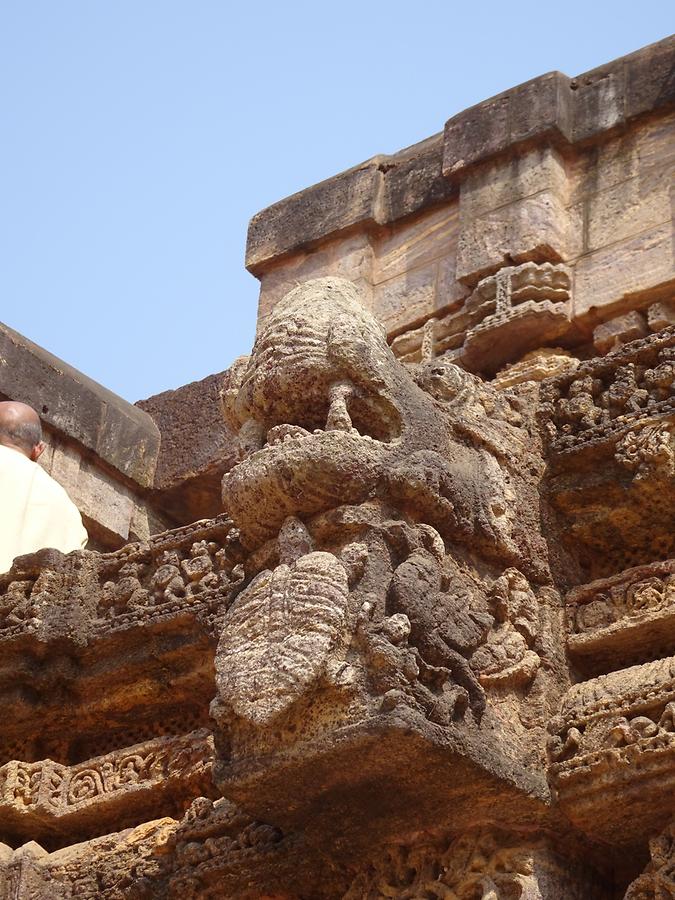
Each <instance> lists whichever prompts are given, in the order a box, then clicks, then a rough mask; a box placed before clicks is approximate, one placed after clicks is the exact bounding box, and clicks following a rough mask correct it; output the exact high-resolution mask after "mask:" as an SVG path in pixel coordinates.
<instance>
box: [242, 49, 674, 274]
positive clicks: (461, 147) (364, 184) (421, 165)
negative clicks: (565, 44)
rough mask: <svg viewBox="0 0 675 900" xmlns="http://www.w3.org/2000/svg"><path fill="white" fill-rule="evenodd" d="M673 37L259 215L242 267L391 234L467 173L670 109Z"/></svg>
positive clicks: (557, 76)
mask: <svg viewBox="0 0 675 900" xmlns="http://www.w3.org/2000/svg"><path fill="white" fill-rule="evenodd" d="M674 54H675V38H673V37H670V38H666V39H665V40H663V41H660V42H658V43H655V44H651V45H650V46H648V47H644V48H643V49H642V50H638V51H637V52H636V53H631V54H629V55H628V56H624V57H620V58H619V59H617V60H614V61H613V62H611V63H608V64H607V65H604V66H601V67H599V68H597V69H592V70H591V71H589V72H585V73H583V74H581V75H578V76H577V77H576V78H570V77H569V76H567V75H564V74H562V73H561V72H549V73H547V74H545V75H540V76H539V77H538V78H534V79H532V80H531V81H528V82H525V83H524V84H521V85H518V86H517V87H514V88H510V89H509V90H508V91H504V92H503V93H501V94H498V95H497V96H496V97H492V98H490V99H489V100H485V101H484V102H482V103H479V104H477V105H476V106H473V107H471V108H470V109H467V110H464V111H462V112H460V113H458V114H457V115H456V116H453V118H451V119H449V120H448V122H447V123H446V125H445V130H444V133H442V134H437V135H434V136H432V137H430V138H428V139H426V140H424V141H421V142H420V143H418V144H415V145H413V146H411V147H408V148H406V149H405V150H401V151H399V152H398V153H394V154H391V155H378V156H374V157H372V159H369V160H367V161H365V162H363V163H361V164H360V165H358V166H354V168H352V169H348V170H347V171H346V172H341V173H340V174H339V175H335V176H334V177H332V178H329V179H327V180H325V181H322V182H320V183H319V184H316V185H313V186H312V187H309V188H307V189H306V190H304V191H301V192H299V193H297V194H293V195H292V196H291V197H287V198H286V199H284V200H281V201H279V202H278V203H274V204H273V205H272V206H269V207H267V209H264V210H262V211H261V212H259V213H258V214H257V215H255V216H254V217H253V219H252V220H251V224H250V227H249V232H248V242H247V248H246V266H247V268H248V269H249V271H250V272H252V273H253V274H254V275H260V273H261V272H262V271H263V270H265V269H266V268H267V267H269V265H271V264H272V263H273V262H275V261H277V260H279V259H280V258H281V257H283V256H285V255H287V254H290V253H294V252H297V251H299V250H303V249H309V248H311V247H312V246H313V245H315V244H317V243H318V242H320V241H324V240H327V239H329V238H334V237H337V236H338V235H340V234H343V233H345V232H347V231H349V230H350V229H359V230H363V229H364V228H365V229H366V230H368V229H370V228H374V227H375V228H377V227H378V226H386V225H391V224H393V223H394V222H396V221H398V220H401V219H403V218H405V217H406V216H409V215H411V214H413V213H420V212H422V211H424V210H427V209H430V208H432V207H434V206H435V205H437V204H439V203H442V202H447V200H448V199H449V198H450V197H451V196H452V195H453V194H454V193H456V190H457V181H458V180H461V179H462V178H463V177H464V175H465V173H466V172H467V170H468V169H470V168H472V167H474V166H475V165H477V164H479V163H483V162H486V161H488V160H490V159H493V158H496V157H500V156H505V155H509V154H511V153H513V152H515V151H516V150H518V149H519V148H527V147H528V146H544V145H551V144H552V145H554V146H557V147H559V148H563V149H564V148H565V146H570V145H588V144H589V143H593V142H596V141H599V140H601V139H603V138H604V137H605V136H606V135H609V134H610V133H612V132H615V131H617V130H620V129H622V128H625V127H627V126H629V124H630V123H631V122H632V121H633V120H635V119H637V118H638V117H640V116H645V115H647V114H650V113H656V112H659V113H661V114H663V113H665V112H666V111H667V110H668V109H669V108H671V107H672V106H673V104H675V80H674V79H673V76H672V71H673V61H674Z"/></svg>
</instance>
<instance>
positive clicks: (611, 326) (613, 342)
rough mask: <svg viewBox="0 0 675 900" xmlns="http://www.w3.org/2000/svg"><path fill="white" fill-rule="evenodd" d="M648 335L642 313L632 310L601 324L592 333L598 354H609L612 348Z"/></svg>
mask: <svg viewBox="0 0 675 900" xmlns="http://www.w3.org/2000/svg"><path fill="white" fill-rule="evenodd" d="M647 334H649V329H648V328H647V320H646V318H645V316H644V314H643V313H641V312H638V311H637V310H633V311H632V312H629V313H626V314H625V315H624V316H619V317H618V318H616V319H610V321H609V322H603V323H602V325H598V327H597V328H595V329H594V331H593V344H594V346H595V349H596V350H597V351H598V353H603V354H604V353H609V351H610V350H612V349H613V348H614V347H617V346H619V347H621V346H622V345H623V344H627V343H628V342H629V341H636V340H637V339H638V338H641V337H646V335H647Z"/></svg>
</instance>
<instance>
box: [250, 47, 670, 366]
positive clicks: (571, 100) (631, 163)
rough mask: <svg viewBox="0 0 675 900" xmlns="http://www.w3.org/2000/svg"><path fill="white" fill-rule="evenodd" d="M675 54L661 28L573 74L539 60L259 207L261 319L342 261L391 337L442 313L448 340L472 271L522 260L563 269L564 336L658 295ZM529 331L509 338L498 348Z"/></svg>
mask: <svg viewBox="0 0 675 900" xmlns="http://www.w3.org/2000/svg"><path fill="white" fill-rule="evenodd" d="M674 65H675V40H674V39H673V38H668V39H666V40H664V41H662V42H660V43H658V44H654V45H653V46H651V47H646V48H644V49H643V50H640V51H638V52H637V53H635V54H632V55H630V56H627V57H624V58H623V59H620V60H616V61H615V62H613V63H610V64H608V65H607V66H602V67H600V68H598V69H595V70H593V71H591V72H587V73H584V74H583V75H579V76H577V77H576V78H573V79H570V78H568V77H567V76H565V75H562V74H560V73H549V74H548V75H544V76H542V77H541V78H537V79H534V80H533V81H531V82H528V83H527V84H524V85H520V86H518V87H516V88H513V89H511V90H509V91H506V92H504V93H503V94H500V95H499V96H497V97H495V98H492V99H490V100H487V101H485V102H484V103H482V104H479V105H478V106H476V107H473V108H472V109H470V110H466V111H465V112H462V113H460V114H458V115H457V116H455V117H454V118H453V119H451V120H450V121H449V122H448V123H447V125H446V128H445V134H444V137H443V138H442V139H441V136H434V137H432V138H429V139H428V140H427V141H424V142H422V143H421V144H418V145H415V146H414V147H410V148H408V149H406V150H404V151H400V152H399V153H397V154H393V155H391V156H387V157H385V156H378V157H374V158H373V159H372V160H370V161H368V162H367V163H364V164H363V165H362V166H358V167H356V168H355V169H353V170H350V171H349V172H347V173H343V174H342V175H339V176H336V178H334V179H329V180H328V181H325V182H323V183H322V184H321V185H317V186H315V187H313V188H309V189H308V190H306V191H304V192H302V193H301V194H298V195H296V196H295V197H292V198H289V199H288V200H283V201H281V202H280V203H278V204H275V205H274V206H273V207H270V209H269V210H263V211H262V212H261V213H259V214H258V215H257V216H256V217H255V218H254V220H253V222H252V223H251V229H250V231H249V242H248V251H247V265H248V266H249V268H250V270H251V271H252V272H254V274H255V275H256V276H257V277H259V278H260V280H261V293H260V320H261V321H262V319H263V318H264V317H266V316H267V315H269V313H270V312H271V310H272V309H273V307H274V305H275V304H276V303H277V302H278V301H279V300H280V299H281V298H282V296H284V294H286V293H287V292H288V291H289V290H291V289H292V288H294V287H296V286H298V285H299V284H302V283H303V282H305V281H307V280H310V279H312V278H317V277H325V276H330V275H340V276H343V277H346V278H349V279H350V280H352V281H354V282H355V283H356V284H357V285H358V286H359V288H360V289H361V295H362V299H363V303H364V305H366V306H367V308H368V309H370V310H371V311H372V312H373V313H374V314H375V315H376V316H377V317H378V319H379V320H380V321H381V322H382V323H383V324H384V325H385V326H386V328H387V332H388V335H389V339H390V341H396V340H398V339H399V338H401V337H402V336H403V335H405V334H406V333H408V332H415V331H418V330H419V329H421V328H423V326H424V324H425V322H427V321H428V320H430V319H431V318H437V317H440V318H443V317H445V316H447V315H451V316H452V317H453V318H454V320H455V322H457V323H458V324H457V325H456V326H455V325H453V331H452V340H451V342H450V343H449V344H444V345H443V349H441V350H440V352H446V351H447V350H454V349H456V348H457V347H459V346H461V345H462V343H463V341H464V336H465V329H464V330H463V326H462V325H460V324H459V323H460V322H461V321H462V319H465V320H466V316H465V314H464V310H463V302H464V301H466V300H467V298H468V297H469V296H470V294H471V291H472V289H474V288H475V287H476V285H477V283H478V282H479V281H480V280H481V279H484V278H486V277H489V276H492V275H495V274H497V273H498V272H499V271H500V270H501V269H502V268H508V267H510V266H513V265H519V264H522V263H525V262H533V263H536V264H543V263H554V264H556V263H564V264H565V265H566V266H568V268H569V269H570V272H571V275H572V287H571V291H570V308H569V325H570V327H569V329H568V330H567V332H566V333H565V335H564V343H563V346H566V347H568V348H574V347H576V346H584V345H585V344H586V343H587V342H588V341H589V340H590V339H591V338H592V332H593V329H594V328H596V327H597V326H598V325H600V324H602V323H604V322H605V321H607V320H609V319H614V318H616V317H617V316H620V315H623V314H625V313H628V312H631V311H633V310H635V309H639V310H643V309H644V308H645V307H647V306H649V305H653V304H654V303H657V302H664V301H665V302H668V301H669V300H670V299H671V298H672V294H673V288H674V286H675V278H674V273H675V260H674V259H673V241H672V231H673V227H674V224H673V205H672V200H671V194H672V183H673V177H674V176H673V173H674V170H675V153H674V151H673V147H674V146H675V110H674V109H673V104H674V101H673V78H672V70H673V66H674ZM368 192H369V195H368V197H366V194H368ZM355 248H356V250H355ZM455 328H456V329H457V330H455ZM541 336H542V340H540V342H539V345H540V346H541V344H542V343H543V342H550V343H556V344H560V343H561V334H560V332H558V334H557V335H556V334H555V330H553V331H551V330H550V329H549V332H548V334H546V335H544V331H543V330H542V332H541ZM495 340H497V337H496V336H495ZM501 342H502V343H507V342H506V341H501ZM404 343H405V341H404ZM535 346H536V345H534V344H533V345H531V346H529V347H527V348H525V349H524V350H523V348H521V347H514V351H513V353H508V352H507V351H506V350H505V351H504V353H503V356H504V357H505V358H504V359H503V362H504V363H515V362H517V360H518V358H519V356H520V355H522V353H523V352H526V351H527V350H529V349H535ZM402 358H405V359H408V360H409V361H413V360H414V359H416V358H418V353H417V350H413V351H412V356H410V354H409V353H408V352H407V351H406V352H405V353H404V354H403V356H402ZM469 368H471V369H472V370H475V367H474V366H473V365H471V364H470V365H469Z"/></svg>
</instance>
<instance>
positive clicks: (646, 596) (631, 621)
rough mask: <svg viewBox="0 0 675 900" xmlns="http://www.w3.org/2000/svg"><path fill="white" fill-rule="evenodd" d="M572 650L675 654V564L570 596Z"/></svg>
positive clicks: (642, 569)
mask: <svg viewBox="0 0 675 900" xmlns="http://www.w3.org/2000/svg"><path fill="white" fill-rule="evenodd" d="M565 605H566V610H567V625H568V641H567V645H568V649H569V651H570V652H571V653H573V654H578V655H584V656H591V655H593V654H596V653H598V652H599V651H604V650H606V651H613V652H618V653H619V654H621V652H622V651H623V650H624V649H625V650H626V651H629V652H630V653H631V654H632V655H633V656H634V655H635V654H638V653H642V654H645V655H646V654H649V653H650V652H651V653H656V652H659V651H660V652H662V651H663V649H664V647H665V648H667V647H670V646H671V645H673V647H672V649H675V638H674V637H673V634H674V625H675V560H673V559H669V560H664V561H659V562H654V563H651V564H649V565H645V566H636V567H634V568H631V569H627V570H625V571H624V572H621V573H619V574H618V575H613V576H612V577H611V578H603V579H600V580H598V581H593V582H591V583H590V584H586V585H582V586H581V587H578V588H575V589H574V590H572V591H570V593H569V594H568V595H567V597H566V600H565Z"/></svg>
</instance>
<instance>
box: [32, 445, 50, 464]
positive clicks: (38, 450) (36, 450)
mask: <svg viewBox="0 0 675 900" xmlns="http://www.w3.org/2000/svg"><path fill="white" fill-rule="evenodd" d="M46 446H47V445H46V444H45V442H44V441H40V443H39V444H36V445H35V446H34V447H33V449H32V450H31V453H30V458H31V459H32V460H33V462H37V461H38V459H39V458H40V457H41V456H42V454H43V453H44V450H45V448H46Z"/></svg>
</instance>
